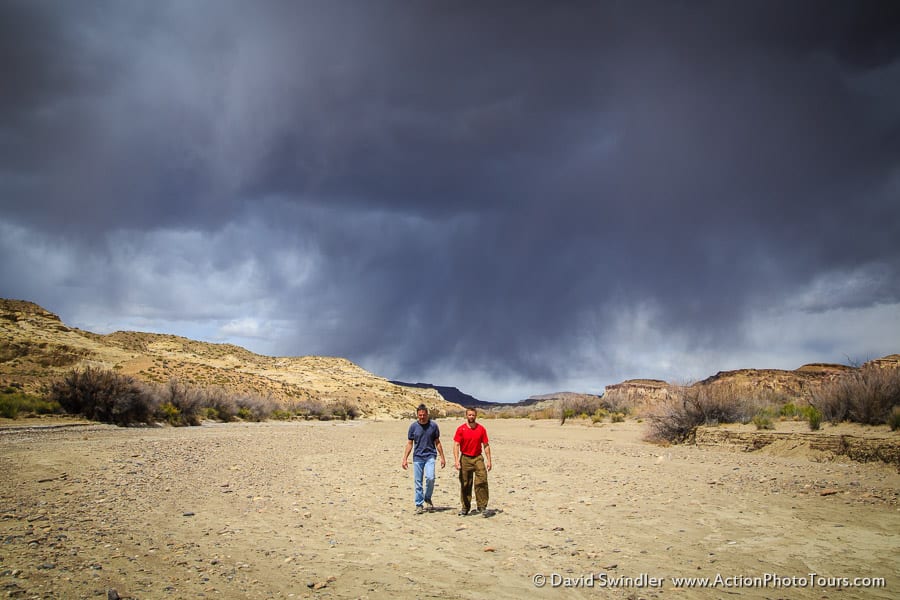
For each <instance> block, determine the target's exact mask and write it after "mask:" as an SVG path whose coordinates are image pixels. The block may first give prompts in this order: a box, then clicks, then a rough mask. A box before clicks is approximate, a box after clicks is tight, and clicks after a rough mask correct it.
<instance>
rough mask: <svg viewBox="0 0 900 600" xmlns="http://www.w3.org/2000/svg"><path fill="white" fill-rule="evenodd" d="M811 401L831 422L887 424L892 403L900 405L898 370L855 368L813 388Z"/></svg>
mask: <svg viewBox="0 0 900 600" xmlns="http://www.w3.org/2000/svg"><path fill="white" fill-rule="evenodd" d="M810 404H812V405H813V406H815V407H816V408H817V409H818V410H819V411H820V412H821V413H822V416H823V418H825V419H826V420H828V421H830V422H832V423H839V422H841V421H852V422H854V423H862V424H865V425H881V424H884V423H887V422H888V421H889V419H890V416H891V411H892V410H893V408H894V406H900V369H898V368H879V367H863V368H860V369H857V370H855V371H852V372H850V373H847V374H845V375H843V376H841V377H840V378H838V379H837V380H835V381H834V382H832V383H830V384H827V385H824V386H822V387H821V388H819V389H817V390H815V391H814V392H813V398H812V400H811V401H810Z"/></svg>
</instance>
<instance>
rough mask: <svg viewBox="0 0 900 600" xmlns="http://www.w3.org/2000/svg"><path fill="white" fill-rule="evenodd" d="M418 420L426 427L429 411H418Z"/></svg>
mask: <svg viewBox="0 0 900 600" xmlns="http://www.w3.org/2000/svg"><path fill="white" fill-rule="evenodd" d="M416 418H417V419H418V420H419V423H421V424H422V425H424V424H425V423H427V422H428V411H427V410H417V411H416Z"/></svg>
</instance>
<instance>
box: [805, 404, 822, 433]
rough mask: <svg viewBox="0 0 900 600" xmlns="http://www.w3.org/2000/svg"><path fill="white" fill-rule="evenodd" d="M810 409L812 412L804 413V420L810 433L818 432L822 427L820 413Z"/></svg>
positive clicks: (813, 408)
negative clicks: (807, 423)
mask: <svg viewBox="0 0 900 600" xmlns="http://www.w3.org/2000/svg"><path fill="white" fill-rule="evenodd" d="M810 408H811V409H812V410H808V411H806V420H807V421H808V422H809V428H810V430H811V431H818V430H819V429H820V428H821V427H822V413H821V412H820V411H819V410H817V409H816V408H815V407H810Z"/></svg>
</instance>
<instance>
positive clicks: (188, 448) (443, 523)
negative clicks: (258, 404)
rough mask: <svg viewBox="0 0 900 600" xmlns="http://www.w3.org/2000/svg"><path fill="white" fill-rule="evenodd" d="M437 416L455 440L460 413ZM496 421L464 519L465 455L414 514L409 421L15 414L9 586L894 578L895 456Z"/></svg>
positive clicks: (218, 589) (206, 593)
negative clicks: (191, 423) (488, 509)
mask: <svg viewBox="0 0 900 600" xmlns="http://www.w3.org/2000/svg"><path fill="white" fill-rule="evenodd" d="M17 423H18V422H17ZM439 423H440V425H441V428H442V431H443V433H444V443H445V448H446V449H447V451H448V455H452V453H451V447H452V443H451V440H452V432H453V430H454V428H455V426H456V425H457V424H458V423H457V421H453V420H446V421H445V420H442V421H440V422H439ZM484 423H485V425H486V427H487V428H488V431H489V433H490V435H491V438H492V448H493V454H494V470H493V471H492V473H491V474H490V486H491V506H492V508H494V509H495V510H496V511H497V512H496V514H494V516H493V517H491V518H482V517H459V516H457V514H456V511H457V507H458V484H457V481H456V478H455V471H453V468H452V461H451V464H449V465H448V466H447V468H445V469H443V470H439V471H438V483H437V489H436V492H435V498H434V500H435V504H436V508H437V510H436V511H435V512H433V513H430V514H425V515H420V516H416V515H414V514H413V502H412V483H411V481H410V473H409V472H406V471H403V470H402V469H401V468H400V459H401V454H402V450H403V446H404V444H405V441H406V440H405V438H406V428H407V425H408V423H407V422H405V421H380V422H375V421H367V422H346V423H344V422H341V423H335V422H330V423H319V422H292V423H283V422H271V423H262V424H243V423H242V424H209V425H204V426H203V427H194V428H178V429H175V428H115V427H109V426H102V425H89V426H79V427H69V428H41V429H35V428H15V427H14V428H2V429H0V481H2V486H0V596H5V597H11V598H106V597H115V596H116V595H118V596H120V597H122V598H141V599H144V598H193V597H207V598H292V597H293V598H301V597H316V598H413V597H416V598H483V597H486V596H490V597H494V598H522V597H554V598H561V597H565V598H587V597H614V598H662V597H677V598H695V597H696V598H722V597H731V596H737V595H742V596H748V597H752V598H841V599H847V598H896V597H897V595H898V593H900V579H898V577H897V575H896V574H897V573H898V572H900V553H898V551H897V550H898V548H900V475H898V472H897V468H896V466H893V465H887V464H884V463H877V462H876V463H866V464H863V463H859V462H854V461H851V460H849V459H847V458H846V457H841V456H826V455H824V454H822V453H813V454H807V453H804V452H798V451H789V452H788V451H785V446H784V444H780V445H779V444H775V445H774V446H773V445H772V444H769V445H768V446H767V447H764V448H762V449H760V450H758V451H755V452H742V451H739V450H736V449H734V448H730V449H723V448H720V447H715V446H673V447H668V448H662V447H659V446H654V445H650V444H648V443H646V442H644V441H643V440H642V436H643V429H644V427H645V425H644V424H641V423H637V422H626V423H620V424H611V423H605V424H603V425H601V426H598V425H594V426H588V425H585V424H579V423H575V422H570V423H567V424H566V425H564V426H560V425H559V423H558V422H555V421H528V420H488V421H485V422H484ZM18 424H21V423H18ZM824 433H827V431H826V432H824ZM883 433H884V432H880V433H879V435H882V434H883ZM767 448H768V449H767ZM812 573H815V576H811V574H812ZM676 577H684V578H687V577H708V578H709V579H710V580H711V581H712V582H715V580H716V578H717V577H718V578H719V581H718V582H717V587H716V588H713V589H710V588H705V589H701V588H698V587H683V584H680V583H679V582H677V581H675V579H673V578H676ZM858 577H869V578H879V577H880V578H885V582H884V586H882V587H871V586H870V587H853V583H854V582H853V581H852V579H853V578H858ZM754 578H758V579H754ZM841 578H847V579H848V580H849V581H842V580H841ZM657 580H659V581H657ZM856 583H858V584H863V583H866V582H865V581H859V582H856ZM541 584H543V585H542V586H541ZM555 584H558V585H555ZM764 584H765V585H764Z"/></svg>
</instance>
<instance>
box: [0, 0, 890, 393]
mask: <svg viewBox="0 0 900 600" xmlns="http://www.w3.org/2000/svg"><path fill="white" fill-rule="evenodd" d="M0 11H3V12H4V13H5V14H4V15H3V16H2V18H0V27H2V30H0V40H2V41H0V49H2V53H0V61H2V64H0V67H2V69H3V72H4V73H9V74H11V76H12V80H13V81H15V85H13V86H4V87H3V89H2V91H0V109H2V114H0V124H2V126H0V202H2V208H3V215H2V216H3V221H5V222H7V223H8V225H9V226H12V227H16V228H19V229H16V230H15V231H18V232H20V233H21V232H28V231H34V232H42V233H43V234H46V235H49V236H51V237H54V236H56V237H58V239H59V240H61V243H62V241H65V244H66V245H65V246H63V247H65V248H70V247H71V248H77V247H79V246H81V247H84V248H94V249H93V250H84V251H85V252H86V253H88V256H94V257H97V256H102V255H103V254H104V253H108V254H109V255H114V254H115V253H116V252H117V250H118V248H120V247H121V246H120V243H121V242H115V241H111V240H121V239H122V236H123V235H124V237H125V238H126V239H127V238H128V233H127V232H129V231H131V232H146V233H147V236H146V237H141V236H137V237H136V239H140V240H143V243H145V244H146V246H145V247H137V249H136V250H135V252H136V253H137V254H138V255H139V254H140V252H141V251H143V252H147V253H150V254H154V253H155V250H154V248H155V247H156V246H155V245H157V244H161V243H173V242H172V239H173V238H171V237H166V234H165V232H166V231H172V230H174V231H183V232H198V234H197V235H200V236H201V238H200V239H201V240H202V239H206V238H211V239H212V238H214V239H215V240H216V243H214V244H210V245H205V244H204V243H203V242H202V241H198V240H193V238H191V239H192V240H193V241H192V242H190V243H187V242H184V238H178V237H177V236H176V237H175V238H174V239H175V242H174V243H176V247H175V250H174V254H175V255H176V256H178V252H177V250H178V246H177V244H179V242H178V241H177V240H179V239H181V240H182V242H180V243H182V244H184V248H185V250H184V253H183V254H182V261H181V262H183V263H184V265H183V266H182V268H180V269H179V267H178V266H177V265H178V264H179V261H178V260H175V261H174V262H175V265H174V266H165V265H163V264H162V263H155V264H154V266H153V267H152V269H151V272H153V273H155V274H156V276H157V277H158V278H159V279H161V280H168V279H169V278H172V279H173V280H175V281H181V277H182V274H183V273H186V272H192V271H193V272H195V273H211V274H213V275H211V276H210V277H212V279H211V281H210V282H209V283H208V285H209V286H210V289H219V285H220V284H219V282H220V281H221V280H227V279H228V278H233V277H237V276H238V274H241V273H243V275H241V276H242V277H249V278H250V279H248V280H247V281H252V284H253V285H252V287H248V288H246V289H247V290H256V291H255V294H256V302H255V303H253V302H250V301H249V300H248V299H247V298H246V297H245V296H246V295H249V296H253V292H245V293H244V294H243V295H240V298H238V297H237V296H235V298H234V300H233V302H234V304H233V305H231V307H232V308H231V309H229V305H228V303H224V302H223V303H222V304H221V305H220V304H219V303H218V302H214V303H213V304H214V305H215V307H216V308H215V309H214V310H212V311H211V312H210V314H209V317H210V318H219V319H227V318H228V317H229V315H231V318H233V319H236V320H239V318H240V317H242V316H243V317H246V316H252V317H259V318H261V319H263V320H265V319H269V320H272V319H277V320H280V321H283V322H289V323H292V324H293V325H292V327H293V328H294V334H291V333H290V332H283V331H282V332H281V333H280V336H281V338H282V341H280V342H278V344H277V348H278V350H279V351H281V352H283V353H293V354H302V353H307V352H309V353H313V352H315V353H330V354H339V355H343V356H347V357H349V358H351V359H354V360H358V361H361V362H363V364H364V365H367V364H378V365H386V367H387V368H390V369H394V370H395V371H394V372H391V373H384V374H386V375H389V376H396V377H401V378H403V377H407V378H416V377H417V374H419V373H436V374H441V373H448V374H449V373H455V374H459V375H460V376H461V377H463V378H464V377H465V373H469V372H474V371H479V372H484V373H488V374H490V375H493V376H496V377H497V378H498V379H504V378H505V379H516V378H521V379H522V380H523V381H526V382H544V384H545V385H548V386H552V385H554V384H557V383H558V384H560V385H565V382H566V380H567V377H571V376H572V369H573V365H578V366H577V369H581V370H583V371H591V370H593V371H596V372H599V373H602V374H603V376H606V377H613V378H622V377H624V376H660V377H666V376H669V375H670V374H671V373H670V372H659V373H648V372H635V370H636V369H647V368H651V363H652V361H648V360H642V358H641V357H640V356H638V355H639V354H641V353H642V352H645V348H644V347H643V346H642V344H648V343H651V342H650V340H653V342H652V343H657V342H661V343H662V344H667V343H672V344H674V345H676V346H678V349H677V350H676V349H673V350H672V352H673V353H675V354H677V353H678V352H685V351H691V350H705V351H707V352H716V351H721V352H722V353H732V354H734V355H746V352H747V350H746V344H749V343H751V342H750V341H748V340H747V339H746V338H747V336H748V335H749V334H748V331H747V327H748V325H747V323H749V322H751V321H752V322H754V323H755V322H757V321H755V320H752V319H751V318H750V317H751V315H754V316H756V315H759V314H760V312H761V311H762V312H765V311H767V310H770V309H773V308H774V309H776V310H782V309H783V310H786V311H799V312H800V313H806V314H812V313H816V312H827V311H829V310H835V309H844V308H853V309H867V308H871V307H873V306H879V305H886V306H896V305H897V303H898V302H900V289H898V288H900V273H898V265H900V245H898V243H897V242H896V240H897V239H900V214H898V213H900V203H898V202H897V201H896V198H897V196H898V192H900V174H898V165H900V108H898V107H900V43H898V40H900V19H898V12H900V11H898V9H897V8H896V4H895V3H891V2H863V3H849V2H831V3H823V2H811V3H805V2H792V3H780V2H771V3H769V2H747V3H743V4H738V3H718V2H709V3H707V2H679V3H674V2H646V3H628V4H623V3H612V2H610V3H595V2H583V3H579V2H575V3H545V2H517V3H510V4H491V5H489V7H486V5H484V4H482V3H437V2H431V3H418V2H417V3H401V2H373V3H366V4H359V3H335V2H327V3H326V2H299V3H290V2H286V3H277V2H270V3H257V4H253V5H249V4H245V3H234V4H227V3H219V2H216V3H207V4H204V3H191V4H184V3H178V2H173V3H168V4H166V3H160V4H154V5H152V6H150V5H141V4H127V3H114V4H113V3H98V4H91V3H80V4H77V5H68V4H56V3H49V2H48V3H34V2H21V3H19V2H8V3H4V4H3V6H2V7H0ZM123 232H125V233H124V234H123ZM154 232H156V233H154ZM23 235H24V234H23ZM203 236H206V237H203ZM68 244H72V246H69V245H68ZM141 248H143V250H141ZM187 248H189V249H190V250H187ZM169 250H170V251H172V249H171V248H170V249H169ZM273 257H281V258H273ZM34 260H35V261H40V259H39V258H35V259H34ZM279 261H280V262H279ZM4 263H6V264H5V266H4V268H3V274H7V275H9V274H12V273H16V274H18V273H20V272H21V270H22V268H23V267H22V266H21V265H14V264H12V263H11V261H10V260H9V259H5V260H4ZM23 264H24V263H23ZM97 264H98V266H97V267H96V268H97V269H98V270H99V271H100V272H102V271H103V267H102V266H99V265H102V264H103V260H102V259H99V258H98V259H97ZM166 264H168V263H166ZM147 268H148V269H149V268H150V267H147ZM292 269H293V270H294V271H296V270H297V269H300V271H302V273H303V276H302V277H300V276H297V275H296V273H294V274H292ZM98 279H102V277H99V276H98ZM113 285H116V286H117V287H118V289H119V290H120V291H119V292H118V293H114V292H113V291H109V292H107V294H108V295H109V296H121V288H122V287H123V286H124V287H127V286H129V285H134V281H132V280H130V279H129V275H128V274H127V272H123V274H122V279H121V280H117V281H116V283H115V284H113ZM181 285H185V286H186V285H188V284H187V283H186V282H183V283H182V284H181ZM174 287H176V288H177V289H181V288H180V287H178V286H174ZM19 289H23V290H28V291H30V290H33V289H35V285H34V284H33V283H29V284H28V285H25V284H23V285H22V286H21V287H20V288H19ZM182 293H183V292H182ZM46 294H47V295H48V297H50V298H58V297H59V293H58V292H54V291H51V290H48V291H46ZM220 296H221V295H220ZM181 297H182V296H181V295H179V294H178V293H176V294H173V295H172V297H171V298H170V299H168V300H163V299H161V298H160V299H159V301H158V304H159V305H160V306H170V305H171V306H177V305H179V302H180V301H179V300H178V298H181ZM34 299H35V300H37V301H39V302H40V301H41V300H42V299H41V298H34ZM56 301H58V302H60V304H65V303H64V302H63V301H62V300H56ZM144 302H145V303H146V304H148V305H151V306H152V305H154V299H153V298H152V297H150V298H146V299H145V300H144ZM248 302H250V304H248ZM181 304H182V305H183V304H184V303H183V302H182V303H181ZM126 305H127V302H125V301H121V303H120V306H126ZM250 307H252V308H250ZM261 307H262V308H261ZM122 310H125V311H126V312H127V310H126V309H124V308H123V309H122ZM249 310H260V311H264V314H251V315H247V314H246V313H247V311H249ZM61 312H62V311H61ZM163 312H165V311H163ZM200 312H202V311H200ZM172 318H173V319H174V312H173V314H172ZM798 335H799V334H798ZM750 337H752V335H750ZM291 338H293V339H294V340H295V341H294V342H293V343H291V342H290V341H289V340H290V339H291ZM632 343H633V344H635V345H634V346H633V347H632V346H629V344H632ZM628 348H631V350H630V352H631V354H632V356H630V357H629V356H625V357H624V358H623V354H626V355H627V354H628V352H629V351H628ZM742 349H743V350H742ZM845 351H846V349H840V348H838V349H836V348H832V349H831V352H832V353H834V352H837V355H836V356H835V357H834V358H840V357H841V356H842V354H841V353H842V352H845ZM813 359H825V357H822V356H816V357H810V360H813ZM672 360H673V361H674V362H677V359H672ZM652 364H653V365H655V363H652ZM744 366H753V365H744ZM762 366H767V365H762ZM783 366H791V365H783ZM795 366H796V365H795ZM653 368H656V366H653ZM666 368H668V367H659V369H661V370H662V371H665V369H666ZM671 368H672V369H677V368H678V367H677V366H676V367H671ZM609 382H610V381H606V382H605V383H609ZM454 383H456V384H458V385H461V386H462V387H465V381H462V382H454Z"/></svg>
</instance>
